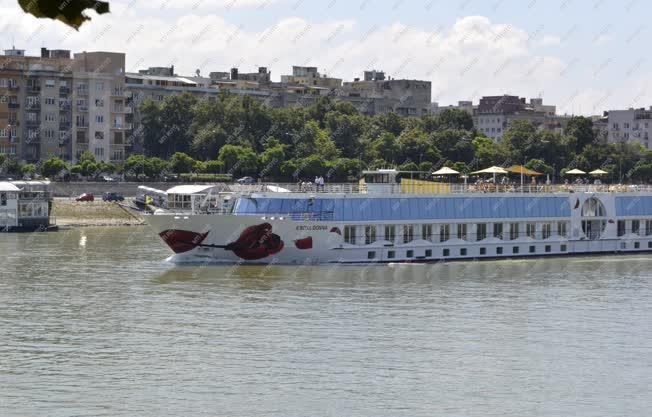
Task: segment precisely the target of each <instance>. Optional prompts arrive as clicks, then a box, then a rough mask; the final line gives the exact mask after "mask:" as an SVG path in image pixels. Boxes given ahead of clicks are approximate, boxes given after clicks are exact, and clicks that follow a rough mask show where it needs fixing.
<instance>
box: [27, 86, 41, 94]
mask: <svg viewBox="0 0 652 417" xmlns="http://www.w3.org/2000/svg"><path fill="white" fill-rule="evenodd" d="M27 92H28V93H40V92H41V86H40V85H27Z"/></svg>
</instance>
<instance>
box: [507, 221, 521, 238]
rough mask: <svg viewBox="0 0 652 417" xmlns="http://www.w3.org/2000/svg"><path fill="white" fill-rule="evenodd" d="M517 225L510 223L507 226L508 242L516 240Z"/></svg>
mask: <svg viewBox="0 0 652 417" xmlns="http://www.w3.org/2000/svg"><path fill="white" fill-rule="evenodd" d="M518 235H519V233H518V223H510V224H509V240H516V239H518Z"/></svg>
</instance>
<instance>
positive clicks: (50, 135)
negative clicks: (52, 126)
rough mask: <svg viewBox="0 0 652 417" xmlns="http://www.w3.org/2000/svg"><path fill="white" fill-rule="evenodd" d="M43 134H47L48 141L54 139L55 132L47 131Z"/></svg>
mask: <svg viewBox="0 0 652 417" xmlns="http://www.w3.org/2000/svg"><path fill="white" fill-rule="evenodd" d="M43 133H44V134H45V138H46V139H52V138H53V137H54V131H53V130H46V131H44V132H43Z"/></svg>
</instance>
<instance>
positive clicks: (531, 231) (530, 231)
mask: <svg viewBox="0 0 652 417" xmlns="http://www.w3.org/2000/svg"><path fill="white" fill-rule="evenodd" d="M536 233H537V225H536V223H526V224H525V234H526V235H527V236H528V237H531V238H532V239H536Z"/></svg>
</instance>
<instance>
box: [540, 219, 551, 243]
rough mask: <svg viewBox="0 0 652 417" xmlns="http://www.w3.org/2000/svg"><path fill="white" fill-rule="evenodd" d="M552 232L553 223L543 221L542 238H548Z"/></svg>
mask: <svg viewBox="0 0 652 417" xmlns="http://www.w3.org/2000/svg"><path fill="white" fill-rule="evenodd" d="M551 234H552V225H551V224H550V223H543V224H542V225H541V239H548V238H549V237H550V235H551Z"/></svg>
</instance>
